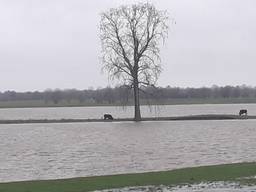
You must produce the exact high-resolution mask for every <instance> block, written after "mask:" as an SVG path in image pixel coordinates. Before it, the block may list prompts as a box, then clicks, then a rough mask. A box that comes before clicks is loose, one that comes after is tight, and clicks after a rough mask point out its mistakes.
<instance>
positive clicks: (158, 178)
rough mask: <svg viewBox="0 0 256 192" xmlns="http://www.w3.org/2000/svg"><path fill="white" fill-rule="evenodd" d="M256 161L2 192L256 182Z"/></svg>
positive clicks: (8, 187) (4, 187) (32, 184)
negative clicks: (213, 182)
mask: <svg viewBox="0 0 256 192" xmlns="http://www.w3.org/2000/svg"><path fill="white" fill-rule="evenodd" d="M255 175H256V163H238V164H225V165H215V166H204V167H195V168H185V169H177V170H172V171H162V172H150V173H137V174H123V175H112V176H97V177H85V178H73V179H61V180H48V181H25V182H12V183H2V184H0V191H1V192H85V191H93V190H102V189H111V188H122V187H129V186H146V185H161V184H163V185H180V184H185V183H189V184H193V183H199V182H211V181H235V182H240V183H246V184H252V185H255V184H256V180H255V179H253V178H251V177H252V176H255Z"/></svg>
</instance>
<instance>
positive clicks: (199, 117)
mask: <svg viewBox="0 0 256 192" xmlns="http://www.w3.org/2000/svg"><path fill="white" fill-rule="evenodd" d="M242 119H256V116H245V115H244V116H239V115H226V114H223V115H221V114H220V115H218V114H210V115H189V116H177V117H145V118H142V119H141V121H192V120H242ZM125 121H134V119H133V118H117V119H113V120H104V119H27V120H26V119H25V120H0V124H31V123H89V122H102V123H104V122H125Z"/></svg>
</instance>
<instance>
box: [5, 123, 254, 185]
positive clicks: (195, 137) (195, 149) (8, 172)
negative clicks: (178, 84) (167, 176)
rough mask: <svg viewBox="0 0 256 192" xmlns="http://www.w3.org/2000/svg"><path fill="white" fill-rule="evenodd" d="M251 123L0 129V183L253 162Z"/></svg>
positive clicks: (73, 125)
mask: <svg viewBox="0 0 256 192" xmlns="http://www.w3.org/2000/svg"><path fill="white" fill-rule="evenodd" d="M255 136H256V121H255V120H223V121H178V122H167V121H166V122H141V123H134V122H122V123H117V122H115V123H114V122H113V123H111V122H106V123H66V124H65V123H64V124H23V125H0V149H1V150H0V182H8V181H20V180H35V179H57V178H70V177H83V176H91V175H109V174H119V173H135V172H147V171H160V170H171V169H177V168H181V167H190V166H199V165H210V164H223V163H235V162H244V161H255V160H256V155H255V151H256V139H255V138H256V137H255Z"/></svg>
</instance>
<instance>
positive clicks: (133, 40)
mask: <svg viewBox="0 0 256 192" xmlns="http://www.w3.org/2000/svg"><path fill="white" fill-rule="evenodd" d="M167 20H168V16H167V12H166V11H160V10H157V9H156V8H155V6H154V5H152V4H149V3H145V4H134V5H130V6H121V7H119V8H115V9H110V10H109V11H107V12H105V13H102V14H101V22H100V38H101V42H102V54H103V56H102V58H103V64H104V69H105V70H106V71H107V72H108V73H109V75H110V77H111V78H112V79H115V78H116V79H118V80H121V81H123V83H124V85H129V86H130V87H131V88H133V95H134V105H135V114H134V120H135V121H140V120H141V113H140V96H139V88H140V86H141V85H146V86H149V85H154V84H155V83H156V81H157V79H158V76H159V74H160V72H161V67H160V56H159V53H160V49H159V43H160V41H161V40H163V42H164V40H165V38H166V37H167V35H168V25H167Z"/></svg>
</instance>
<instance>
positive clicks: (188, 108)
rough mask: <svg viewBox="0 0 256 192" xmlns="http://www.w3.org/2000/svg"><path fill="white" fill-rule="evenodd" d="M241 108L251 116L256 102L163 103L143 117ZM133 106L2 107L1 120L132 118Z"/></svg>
mask: <svg viewBox="0 0 256 192" xmlns="http://www.w3.org/2000/svg"><path fill="white" fill-rule="evenodd" d="M240 109H248V113H249V115H256V104H220V105H216V104H214V105H212V104H207V105H163V106H151V107H148V106H142V107H141V113H142V116H143V117H152V116H155V117H161V116H164V117H166V116H184V115H201V114H236V115H237V114H238V112H239V110H240ZM133 110H134V109H133V107H126V108H123V107H60V108H17V109H0V119H10V120H13V119H63V118H64V119H87V118H90V119H95V118H96V119H99V118H102V117H103V114H104V113H111V114H112V115H113V116H114V117H115V118H117V117H118V118H126V117H133Z"/></svg>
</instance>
